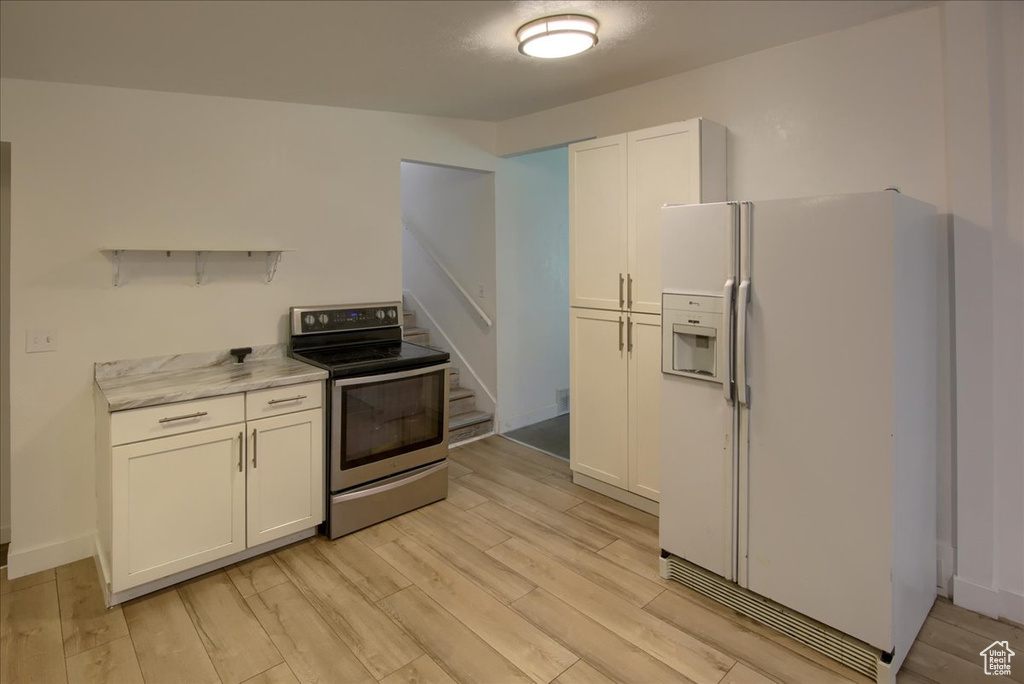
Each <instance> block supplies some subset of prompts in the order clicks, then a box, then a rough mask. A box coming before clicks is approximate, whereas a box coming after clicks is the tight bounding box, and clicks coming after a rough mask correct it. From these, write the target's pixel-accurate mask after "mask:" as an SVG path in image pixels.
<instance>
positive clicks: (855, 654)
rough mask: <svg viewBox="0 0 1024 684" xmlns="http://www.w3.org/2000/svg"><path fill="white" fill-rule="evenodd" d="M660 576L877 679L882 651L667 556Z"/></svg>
mask: <svg viewBox="0 0 1024 684" xmlns="http://www.w3.org/2000/svg"><path fill="white" fill-rule="evenodd" d="M661 563H662V575H663V576H664V577H666V578H667V579H671V580H675V581H676V582H679V583H680V584H684V585H686V586H687V587H690V588H691V589H693V590H694V591H696V592H698V593H700V594H704V595H705V596H707V597H709V598H712V599H714V600H715V601H718V602H719V603H721V604H723V605H726V606H728V607H730V608H732V609H733V610H735V611H736V612H738V613H741V614H743V615H746V616H747V617H749V618H751V619H753V620H756V621H757V622H760V623H761V624H764V625H767V626H768V627H771V628H772V629H774V630H776V631H778V632H781V633H783V634H785V635H787V636H790V637H792V638H794V639H796V640H797V641H799V642H800V643H802V644H804V645H805V646H809V647H810V648H813V649H814V650H815V651H818V652H819V653H823V654H824V655H826V656H828V657H829V658H832V659H833V660H835V661H836V662H839V663H841V664H843V665H845V666H846V667H849V668H850V669H852V670H856V671H857V672H860V673H861V674H863V675H864V676H866V677H869V678H870V679H875V678H876V677H877V676H878V662H879V659H880V658H881V655H882V654H881V651H879V650H878V649H875V648H872V647H871V646H868V645H867V644H865V643H864V642H862V641H859V640H857V639H854V638H853V637H850V636H847V635H845V634H843V633H842V632H840V631H838V630H834V629H832V628H831V627H828V626H826V625H823V624H821V623H820V622H817V621H816V620H812V619H811V618H808V617H805V616H803V615H801V614H800V613H797V612H795V611H792V610H789V609H787V608H784V607H782V606H780V605H779V604H777V603H775V602H773V601H770V600H768V599H766V598H764V597H762V596H758V595H757V594H754V593H753V592H750V591H747V590H746V589H742V588H741V587H739V586H737V585H736V584H733V583H732V582H729V581H726V580H724V579H722V578H720V577H718V576H716V575H712V574H711V573H709V572H707V571H706V570H703V569H701V568H698V567H696V566H694V565H692V564H690V563H687V562H686V561H685V560H683V559H681V558H677V557H676V556H672V555H670V556H669V557H668V558H662V559H661Z"/></svg>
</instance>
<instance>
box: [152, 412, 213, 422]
mask: <svg viewBox="0 0 1024 684" xmlns="http://www.w3.org/2000/svg"><path fill="white" fill-rule="evenodd" d="M206 413H207V412H206V411H197V412H195V413H189V414H188V415H184V416H173V417H171V418H161V419H160V421H159V422H161V423H173V422H174V421H176V420H188V419H189V418H202V417H203V416H205V415H206Z"/></svg>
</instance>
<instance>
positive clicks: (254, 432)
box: [252, 428, 256, 468]
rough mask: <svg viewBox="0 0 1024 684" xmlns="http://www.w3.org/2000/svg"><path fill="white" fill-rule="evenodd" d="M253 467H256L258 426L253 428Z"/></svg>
mask: <svg viewBox="0 0 1024 684" xmlns="http://www.w3.org/2000/svg"><path fill="white" fill-rule="evenodd" d="M252 467H253V468H255V467H256V428H253V429H252Z"/></svg>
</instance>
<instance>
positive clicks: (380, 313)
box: [377, 309, 384, 321]
mask: <svg viewBox="0 0 1024 684" xmlns="http://www.w3.org/2000/svg"><path fill="white" fill-rule="evenodd" d="M377 320H379V321H383V320H384V309H377Z"/></svg>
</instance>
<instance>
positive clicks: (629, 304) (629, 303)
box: [626, 273, 633, 309]
mask: <svg viewBox="0 0 1024 684" xmlns="http://www.w3.org/2000/svg"><path fill="white" fill-rule="evenodd" d="M626 277H627V278H628V280H627V284H626V308H627V309H632V308H633V274H632V273H629V274H627V276H626Z"/></svg>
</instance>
